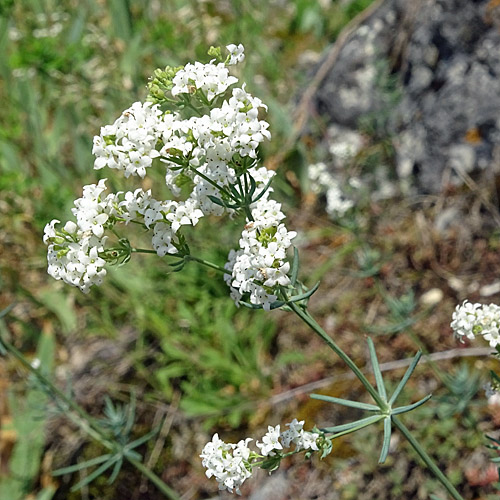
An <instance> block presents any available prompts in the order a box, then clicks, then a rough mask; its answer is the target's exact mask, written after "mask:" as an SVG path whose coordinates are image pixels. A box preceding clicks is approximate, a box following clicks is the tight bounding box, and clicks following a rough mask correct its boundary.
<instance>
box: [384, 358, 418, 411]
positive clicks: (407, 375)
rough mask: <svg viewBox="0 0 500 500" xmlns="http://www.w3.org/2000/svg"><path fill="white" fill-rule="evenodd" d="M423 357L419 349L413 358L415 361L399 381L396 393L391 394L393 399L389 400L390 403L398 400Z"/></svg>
mask: <svg viewBox="0 0 500 500" xmlns="http://www.w3.org/2000/svg"><path fill="white" fill-rule="evenodd" d="M421 357H422V351H418V352H417V354H415V357H414V358H413V361H412V362H411V364H410V366H409V367H408V369H407V370H406V373H405V374H404V376H403V378H402V379H401V382H399V384H398V386H397V387H396V390H395V391H394V394H393V395H392V396H391V399H390V400H389V405H392V404H393V403H394V401H396V399H397V398H398V396H399V395H400V394H401V391H402V390H403V388H404V386H405V385H406V382H408V379H409V378H410V377H411V375H412V373H413V372H414V370H415V367H416V366H417V364H418V362H419V361H420V358H421Z"/></svg>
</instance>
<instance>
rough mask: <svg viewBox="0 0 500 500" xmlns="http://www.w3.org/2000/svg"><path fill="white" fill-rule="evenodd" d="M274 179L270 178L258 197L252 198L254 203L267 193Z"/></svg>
mask: <svg viewBox="0 0 500 500" xmlns="http://www.w3.org/2000/svg"><path fill="white" fill-rule="evenodd" d="M272 180H273V179H270V180H269V182H268V183H267V184H266V185H265V186H264V188H263V189H262V191H261V192H260V193H259V194H258V195H257V197H256V198H253V199H252V203H255V202H256V201H259V200H260V199H261V198H262V197H263V196H264V195H265V194H266V191H267V190H268V189H269V186H270V185H271V182H272Z"/></svg>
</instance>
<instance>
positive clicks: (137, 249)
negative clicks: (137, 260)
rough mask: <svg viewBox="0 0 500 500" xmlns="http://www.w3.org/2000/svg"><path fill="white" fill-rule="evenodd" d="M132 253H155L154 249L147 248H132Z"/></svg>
mask: <svg viewBox="0 0 500 500" xmlns="http://www.w3.org/2000/svg"><path fill="white" fill-rule="evenodd" d="M132 253H154V254H155V255H156V254H157V253H156V250H150V249H148V248H132Z"/></svg>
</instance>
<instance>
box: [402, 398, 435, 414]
mask: <svg viewBox="0 0 500 500" xmlns="http://www.w3.org/2000/svg"><path fill="white" fill-rule="evenodd" d="M431 398H432V394H429V395H428V396H425V398H423V399H421V400H420V401H417V402H416V403H413V404H412V405H408V406H401V407H399V408H395V409H394V410H392V414H393V415H399V414H400V413H406V412H408V411H412V410H414V409H415V408H418V407H419V406H422V405H423V404H424V403H427V401H429V399H431Z"/></svg>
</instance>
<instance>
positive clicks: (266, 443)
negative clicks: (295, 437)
mask: <svg viewBox="0 0 500 500" xmlns="http://www.w3.org/2000/svg"><path fill="white" fill-rule="evenodd" d="M279 439H280V426H279V425H277V426H276V427H273V426H272V425H269V426H268V428H267V433H266V434H265V435H264V436H263V437H262V443H260V442H259V441H257V443H256V445H257V447H258V448H260V452H261V453H262V455H264V456H265V457H266V456H268V455H270V456H272V455H274V450H282V449H283V445H282V444H281V443H280V442H279Z"/></svg>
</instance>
